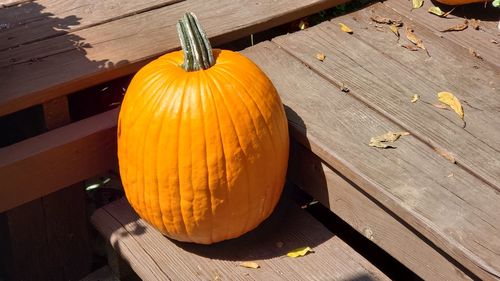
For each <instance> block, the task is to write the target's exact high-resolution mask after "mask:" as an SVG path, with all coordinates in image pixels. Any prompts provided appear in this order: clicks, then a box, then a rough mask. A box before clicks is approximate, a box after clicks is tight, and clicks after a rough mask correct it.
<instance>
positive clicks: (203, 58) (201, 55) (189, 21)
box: [177, 12, 215, 71]
mask: <svg viewBox="0 0 500 281" xmlns="http://www.w3.org/2000/svg"><path fill="white" fill-rule="evenodd" d="M177 33H178V34H179V38H180V40H181V47H182V50H183V51H184V63H183V64H182V68H184V70H185V71H197V70H200V69H207V68H210V67H211V66H213V65H214V64H215V59H214V54H213V52H212V46H211V45H210V41H208V38H207V34H206V33H205V31H204V30H203V28H202V27H201V25H200V22H199V21H198V19H197V18H196V16H195V15H194V14H193V13H191V12H189V13H186V14H184V16H183V17H182V18H181V19H180V20H179V21H178V22H177Z"/></svg>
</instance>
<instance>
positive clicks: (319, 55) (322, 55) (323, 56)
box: [316, 53, 326, 61]
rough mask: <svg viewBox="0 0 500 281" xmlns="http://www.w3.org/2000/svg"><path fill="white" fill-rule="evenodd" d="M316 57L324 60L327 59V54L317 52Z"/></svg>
mask: <svg viewBox="0 0 500 281" xmlns="http://www.w3.org/2000/svg"><path fill="white" fill-rule="evenodd" d="M316 58H317V59H318V60H319V61H324V60H325V58H326V56H325V54H323V53H317V54H316Z"/></svg>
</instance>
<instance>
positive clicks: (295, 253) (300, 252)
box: [286, 247, 314, 258]
mask: <svg viewBox="0 0 500 281" xmlns="http://www.w3.org/2000/svg"><path fill="white" fill-rule="evenodd" d="M313 252H314V251H313V250H312V249H311V247H300V248H297V249H294V250H292V251H290V252H288V253H287V254H286V255H287V256H289V257H291V258H298V257H303V256H305V255H307V254H308V253H313Z"/></svg>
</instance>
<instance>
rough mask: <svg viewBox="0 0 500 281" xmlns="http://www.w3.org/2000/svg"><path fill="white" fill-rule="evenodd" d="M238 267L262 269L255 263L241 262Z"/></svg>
mask: <svg viewBox="0 0 500 281" xmlns="http://www.w3.org/2000/svg"><path fill="white" fill-rule="evenodd" d="M238 265H239V266H241V267H246V268H253V269H257V268H259V267H260V265H259V264H258V263H256V262H253V261H244V262H240V263H239V264H238Z"/></svg>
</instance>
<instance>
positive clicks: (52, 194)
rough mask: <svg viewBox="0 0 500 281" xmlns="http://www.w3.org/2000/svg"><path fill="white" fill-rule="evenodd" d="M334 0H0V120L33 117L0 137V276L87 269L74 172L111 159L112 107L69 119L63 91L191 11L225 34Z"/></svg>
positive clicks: (125, 69)
mask: <svg viewBox="0 0 500 281" xmlns="http://www.w3.org/2000/svg"><path fill="white" fill-rule="evenodd" d="M341 2H342V1H322V0H306V1H263V2H256V3H252V5H247V4H246V2H243V1H239V2H238V1H217V2H216V3H208V2H207V1H201V0H187V1H182V0H155V1H113V0H107V1H97V2H96V1H66V2H60V1H51V0H38V1H30V0H1V1H0V24H1V25H0V88H1V94H0V121H3V120H7V119H8V120H14V121H15V122H5V124H7V125H5V126H7V127H10V128H12V127H15V128H14V129H17V126H19V130H20V131H22V130H23V129H24V127H26V126H27V124H33V125H32V126H31V127H33V128H30V130H29V131H30V132H29V134H27V136H28V137H29V138H27V139H24V140H20V141H18V142H15V143H8V142H6V143H8V145H6V146H5V145H4V147H2V148H0V180H1V186H0V233H2V235H3V234H4V233H5V234H6V237H7V238H8V239H4V238H3V237H4V236H2V239H1V241H0V249H2V253H5V255H2V256H1V257H0V276H2V275H4V274H6V275H8V276H10V279H13V280H68V279H72V280H75V279H78V278H80V277H82V275H84V274H86V273H87V272H88V270H90V266H91V264H90V257H89V255H90V254H91V253H90V241H89V239H90V238H89V236H88V221H87V220H86V203H85V200H86V199H85V193H84V189H83V186H82V184H81V181H82V180H85V179H87V178H89V177H92V176H95V175H97V174H99V173H102V172H105V171H107V170H109V169H114V168H116V137H115V136H116V116H117V112H118V109H116V106H115V108H114V109H113V108H108V110H107V111H105V112H102V113H99V114H95V115H94V116H90V117H88V118H84V119H83V120H75V118H74V116H73V115H74V114H73V113H74V112H72V110H71V108H69V103H70V102H71V98H68V96H70V95H73V94H74V93H75V92H77V91H80V90H82V89H86V88H88V87H91V86H94V85H97V84H100V83H102V82H105V81H109V80H111V79H114V78H117V77H122V76H124V75H127V74H131V73H134V72H135V71H137V70H138V69H139V68H140V67H141V66H142V65H144V64H145V63H147V62H148V61H150V60H151V59H153V58H155V57H157V56H158V55H160V54H163V53H165V52H168V51H171V50H174V49H177V48H179V40H178V38H177V35H176V32H175V28H173V27H174V25H175V22H176V21H177V19H178V18H179V17H180V16H181V15H182V14H183V13H184V12H185V11H187V10H190V11H193V12H196V13H197V14H198V16H199V17H200V19H201V20H202V21H203V22H204V24H205V26H206V29H207V31H208V32H209V33H210V34H211V37H212V40H213V42H214V43H215V44H222V43H226V42H229V41H232V40H235V39H238V38H242V37H245V36H248V35H250V34H252V33H256V32H259V31H262V30H265V29H268V28H271V27H274V26H277V25H280V24H283V23H287V22H290V21H293V20H296V19H299V18H301V17H303V16H306V15H309V14H312V13H315V12H318V11H320V10H323V9H325V8H328V7H332V6H334V5H336V4H338V3H341ZM243 7H244V8H243ZM214 15H215V16H214ZM98 91H99V90H96V92H98ZM96 94H97V93H96ZM19 116H28V117H29V118H25V119H26V120H23V119H20V118H18V117H19ZM0 124H4V123H3V122H0ZM3 141H4V139H3V136H2V143H4V142H3ZM27 268H29V270H26V269H27Z"/></svg>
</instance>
